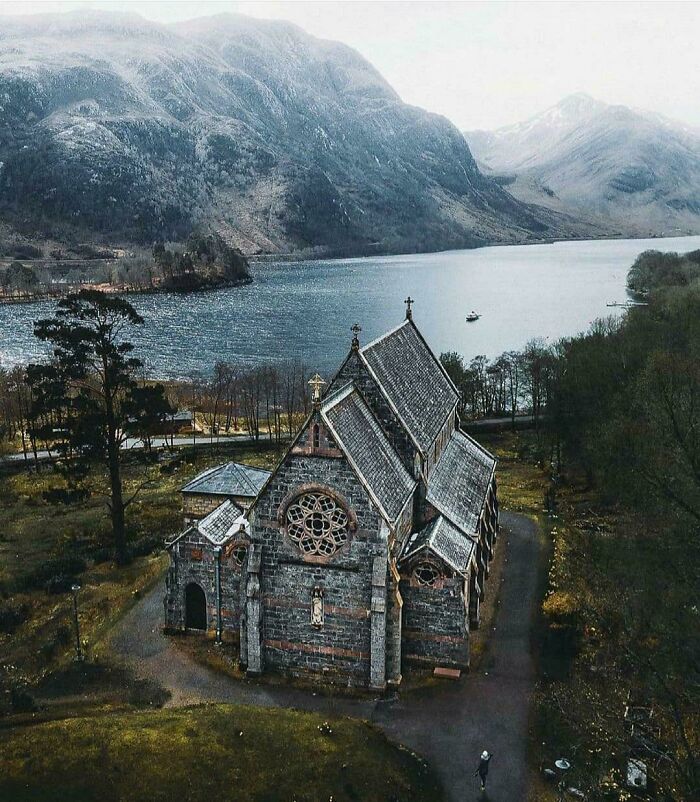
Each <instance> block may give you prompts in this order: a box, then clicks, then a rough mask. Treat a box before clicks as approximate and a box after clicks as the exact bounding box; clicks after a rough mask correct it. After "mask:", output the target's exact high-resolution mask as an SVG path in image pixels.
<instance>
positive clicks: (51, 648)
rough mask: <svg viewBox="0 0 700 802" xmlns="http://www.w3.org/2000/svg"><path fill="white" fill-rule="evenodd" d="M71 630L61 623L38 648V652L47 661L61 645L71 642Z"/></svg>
mask: <svg viewBox="0 0 700 802" xmlns="http://www.w3.org/2000/svg"><path fill="white" fill-rule="evenodd" d="M72 637H73V631H72V630H71V628H70V627H69V626H67V625H66V624H62V625H61V626H60V627H59V628H58V629H57V630H56V632H55V633H54V635H53V636H52V637H50V638H49V640H47V641H46V642H45V643H44V644H43V645H42V646H41V647H40V649H39V654H40V655H41V656H42V657H43V658H44V660H45V661H46V662H47V663H48V662H49V661H50V660H51V658H52V657H53V656H54V655H55V654H56V652H58V651H59V649H61V648H62V647H63V646H66V644H68V643H70V642H71V639H72Z"/></svg>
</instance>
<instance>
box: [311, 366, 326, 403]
mask: <svg viewBox="0 0 700 802" xmlns="http://www.w3.org/2000/svg"><path fill="white" fill-rule="evenodd" d="M309 385H310V387H311V400H312V401H313V404H314V409H319V408H320V406H321V395H322V394H323V388H324V387H325V386H326V382H324V381H323V379H322V378H321V377H320V376H319V375H318V373H315V374H314V375H313V376H312V377H311V378H310V379H309Z"/></svg>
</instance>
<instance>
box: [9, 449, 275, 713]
mask: <svg viewBox="0 0 700 802" xmlns="http://www.w3.org/2000/svg"><path fill="white" fill-rule="evenodd" d="M231 459H235V460H239V461H242V462H248V463H250V464H252V465H258V466H261V467H270V466H271V464H273V463H274V461H275V459H276V454H275V452H274V451H264V450H262V449H258V450H256V449H254V448H252V447H246V448H237V449H235V450H227V451H225V452H219V453H210V452H209V450H208V449H201V450H198V451H196V452H194V451H193V450H192V449H189V450H187V451H184V452H179V453H177V454H176V455H175V456H173V457H170V458H168V460H167V461H166V462H165V463H156V464H155V465H154V466H152V467H151V468H149V470H150V471H151V472H152V473H153V477H154V481H153V484H152V485H150V486H148V487H146V488H145V489H144V490H143V491H142V493H141V494H140V495H139V496H138V498H137V501H136V502H135V503H134V504H133V505H132V506H131V507H129V509H128V510H127V528H128V532H129V535H130V537H131V539H132V541H134V542H145V543H146V545H147V548H146V549H145V550H144V551H143V552H142V554H143V555H144V556H139V557H137V558H136V559H134V560H133V562H131V563H130V564H129V565H127V566H125V567H123V568H118V567H117V566H115V565H114V564H113V563H112V562H111V561H110V560H109V559H107V558H106V557H105V546H108V545H109V534H110V521H109V516H108V511H107V508H106V505H105V503H104V497H102V496H97V495H94V496H92V497H90V498H88V499H87V500H86V501H83V502H80V503H78V504H71V505H62V504H59V505H56V504H51V503H49V502H48V501H46V500H45V499H44V493H45V492H46V491H48V490H51V489H55V488H59V487H62V486H63V485H64V480H63V479H62V478H61V477H60V476H59V474H57V473H56V472H55V471H53V470H52V469H50V468H45V469H43V470H42V471H41V472H40V473H39V474H35V473H32V472H28V471H24V470H23V471H20V472H18V473H14V474H4V475H0V607H2V606H3V605H5V606H7V605H12V606H13V607H14V608H17V609H21V610H22V611H23V615H24V616H25V619H26V620H24V621H23V622H22V623H21V624H20V625H19V626H17V627H16V628H15V629H14V631H4V632H0V690H1V689H2V687H3V685H5V684H9V685H10V686H11V687H17V686H25V685H32V684H34V683H35V682H36V681H37V680H39V679H40V678H41V677H43V676H45V675H46V674H47V673H48V672H49V671H52V670H55V669H56V668H57V667H59V666H61V665H64V664H65V662H66V660H67V659H68V658H69V657H70V655H71V654H72V650H73V641H72V632H73V621H72V609H71V598H70V594H69V593H60V594H56V595H53V594H49V593H47V592H46V591H45V590H44V589H43V588H42V587H26V586H25V579H26V577H27V576H28V575H29V574H30V573H31V572H32V571H33V570H34V569H35V568H37V567H38V566H41V565H43V564H45V563H46V561H48V560H50V559H56V558H62V557H66V556H73V555H78V556H80V557H82V558H83V559H84V560H85V561H86V563H87V570H86V571H84V572H83V573H81V574H80V575H78V577H77V579H78V581H79V582H80V584H81V586H82V590H81V592H80V597H79V599H80V609H79V613H80V622H81V632H82V635H83V639H84V640H85V641H86V643H87V646H88V649H89V650H92V649H93V648H94V647H95V646H96V644H97V643H98V641H99V640H100V638H101V637H102V635H103V634H104V633H105V632H106V630H107V629H108V628H109V626H110V625H111V624H113V623H114V622H115V621H116V620H117V619H118V618H119V617H120V615H122V613H123V612H124V611H125V610H127V609H128V608H129V606H130V605H131V604H132V603H133V601H134V599H135V598H138V596H139V594H140V593H142V592H144V591H145V590H146V589H147V588H148V587H149V586H151V585H152V584H153V582H155V581H156V580H157V579H158V578H159V577H160V576H162V574H163V572H164V570H165V568H166V565H167V557H166V556H165V554H164V551H163V548H162V544H163V541H164V539H165V538H166V537H167V536H168V535H171V534H173V533H175V532H177V531H179V530H180V528H181V526H182V513H181V498H180V488H181V487H182V485H183V484H185V483H186V482H187V481H189V479H191V478H192V477H193V476H195V475H196V474H197V473H199V472H200V471H202V470H204V469H205V468H207V467H210V466H212V465H218V464H220V463H222V462H225V461H227V460H231ZM143 472H144V466H142V465H137V464H133V465H127V466H126V468H125V471H124V477H125V485H126V486H127V487H129V486H132V485H133V483H134V482H135V481H136V480H137V477H138V476H142V475H143ZM100 552H102V554H101V555H100V554H99V553H100ZM98 555H99V557H98ZM6 596H9V599H5V598H4V597H6ZM0 707H2V699H0Z"/></svg>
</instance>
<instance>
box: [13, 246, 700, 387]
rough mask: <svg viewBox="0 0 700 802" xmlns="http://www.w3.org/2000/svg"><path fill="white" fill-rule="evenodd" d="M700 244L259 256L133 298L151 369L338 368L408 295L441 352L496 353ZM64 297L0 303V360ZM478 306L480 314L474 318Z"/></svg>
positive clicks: (570, 329)
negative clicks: (209, 278)
mask: <svg viewBox="0 0 700 802" xmlns="http://www.w3.org/2000/svg"><path fill="white" fill-rule="evenodd" d="M650 248H654V249H656V250H661V251H688V250H693V249H696V248H700V236H694V237H677V238H664V239H659V238H656V239H633V240H595V241H576V242H556V243H553V244H547V245H517V246H499V247H489V248H479V249H476V250H464V251H445V252H441V253H427V254H412V255H401V256H382V257H363V258H355V259H334V260H324V261H303V262H279V263H273V262H267V263H265V262H260V263H257V264H254V265H253V275H254V281H253V283H252V284H250V285H248V286H245V287H234V288H229V289H223V290H217V291H208V292H202V293H196V294H190V295H178V294H174V293H173V294H170V293H160V294H152V295H132V296H129V301H130V302H131V303H132V304H133V305H134V306H135V307H136V308H137V309H138V311H139V312H140V313H141V315H143V317H144V318H145V324H144V326H142V327H140V328H139V329H137V330H134V332H133V336H131V339H132V341H133V342H134V343H135V344H136V346H137V355H138V356H139V357H140V358H141V359H142V360H143V361H144V362H145V364H146V366H147V368H148V372H149V374H150V375H153V376H158V377H160V378H178V377H186V376H193V375H206V374H208V373H209V372H210V371H211V369H212V367H213V365H214V363H215V362H216V361H218V360H225V361H228V362H233V363H235V364H238V365H241V366H243V365H247V366H249V365H255V364H259V363H263V362H276V361H282V360H287V359H293V358H296V359H299V360H301V361H303V362H304V363H305V364H306V365H307V366H308V367H309V368H310V369H313V370H319V371H321V372H322V373H323V374H328V373H331V372H332V371H333V370H334V369H335V368H336V367H337V366H338V364H339V362H340V360H342V358H343V357H344V356H345V354H346V353H347V350H348V348H349V345H350V339H351V334H350V326H351V325H352V324H353V323H355V322H357V323H359V324H360V325H361V326H362V334H361V341H362V342H363V343H367V342H369V341H370V340H372V339H374V338H375V337H377V336H379V335H380V334H382V333H383V332H385V331H387V330H388V329H390V328H393V327H394V326H396V325H398V324H399V323H400V322H401V321H402V320H403V317H404V303H403V301H404V299H405V298H406V297H407V296H408V295H410V296H411V297H412V298H413V299H414V300H415V304H414V319H415V321H416V323H417V324H418V325H419V327H420V328H421V331H422V332H423V333H424V335H425V337H426V339H427V340H428V342H429V343H430V345H431V346H432V347H433V349H434V350H435V351H436V352H437V353H440V352H441V351H458V352H460V353H462V354H464V355H465V356H466V357H467V358H468V359H470V358H472V357H473V356H476V355H478V354H485V355H487V356H489V357H494V356H497V355H498V354H500V353H502V352H503V351H506V350H514V349H518V348H521V347H522V346H524V345H525V344H526V343H527V342H528V341H529V340H531V339H533V338H542V339H543V340H545V341H547V342H554V341H556V340H557V339H559V338H561V337H565V336H569V335H573V334H576V333H578V332H581V331H584V330H586V329H587V328H588V327H589V325H590V324H591V323H592V322H593V321H594V320H595V319H597V318H600V317H606V316H609V315H615V316H617V315H620V314H623V311H622V310H621V309H619V308H610V307H607V306H606V303H608V302H612V301H617V302H623V301H625V300H627V293H626V291H625V281H626V276H627V270H628V269H629V267H630V265H631V264H632V262H633V261H634V259H635V257H636V256H637V255H638V254H639V253H641V252H642V251H644V250H647V249H650ZM54 306H55V304H54V302H43V301H42V302H37V303H32V304H17V305H0V365H2V366H3V367H9V366H12V365H15V364H20V363H24V362H27V361H29V360H31V359H36V358H37V357H39V356H40V354H41V348H42V346H41V344H39V343H38V342H37V341H36V340H35V338H34V337H33V334H32V329H33V321H34V320H36V319H37V318H41V317H46V316H48V315H50V314H51V312H52V310H53V308H54ZM472 310H474V311H476V312H478V313H479V314H480V315H481V317H480V319H479V320H478V321H476V322H473V323H467V322H466V321H465V317H466V315H467V314H469V313H470V312H471V311H472Z"/></svg>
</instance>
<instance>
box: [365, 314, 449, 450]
mask: <svg viewBox="0 0 700 802" xmlns="http://www.w3.org/2000/svg"><path fill="white" fill-rule="evenodd" d="M360 354H361V355H362V358H363V360H364V361H365V364H366V365H367V366H368V368H369V369H370V372H371V373H372V374H373V375H374V377H375V378H376V380H377V382H378V383H379V385H380V387H381V389H382V391H383V392H384V394H385V395H386V397H387V399H388V400H389V401H390V403H391V405H392V406H393V407H394V409H395V410H396V412H397V414H398V416H399V418H400V419H401V421H402V423H403V424H404V426H405V427H406V429H407V430H408V432H409V434H410V435H411V437H412V438H413V440H414V441H415V443H416V445H417V446H418V447H419V448H420V449H421V451H423V452H424V453H427V451H428V449H429V448H430V446H431V445H432V444H433V441H434V440H435V438H436V437H437V435H438V434H439V432H440V430H441V429H442V427H443V426H444V424H445V422H446V420H447V418H448V417H449V415H450V414H451V412H452V411H453V410H454V408H455V407H456V405H457V402H458V400H459V393H458V392H457V390H456V388H455V386H454V384H453V383H452V381H451V380H450V378H449V377H448V375H447V373H446V372H445V370H444V368H443V367H442V365H441V364H440V361H439V360H438V359H437V358H436V356H435V355H434V354H433V352H432V351H431V350H430V348H429V347H428V345H427V343H426V342H425V340H424V339H423V337H422V336H421V335H420V333H419V332H418V329H417V328H416V327H415V325H414V324H413V322H412V321H411V320H406V321H404V322H403V323H402V324H401V325H400V326H399V327H398V328H395V329H393V331H390V332H388V333H387V334H385V335H384V336H383V337H380V338H379V339H378V340H374V342H371V343H369V344H368V345H366V346H364V348H362V349H361V350H360Z"/></svg>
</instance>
